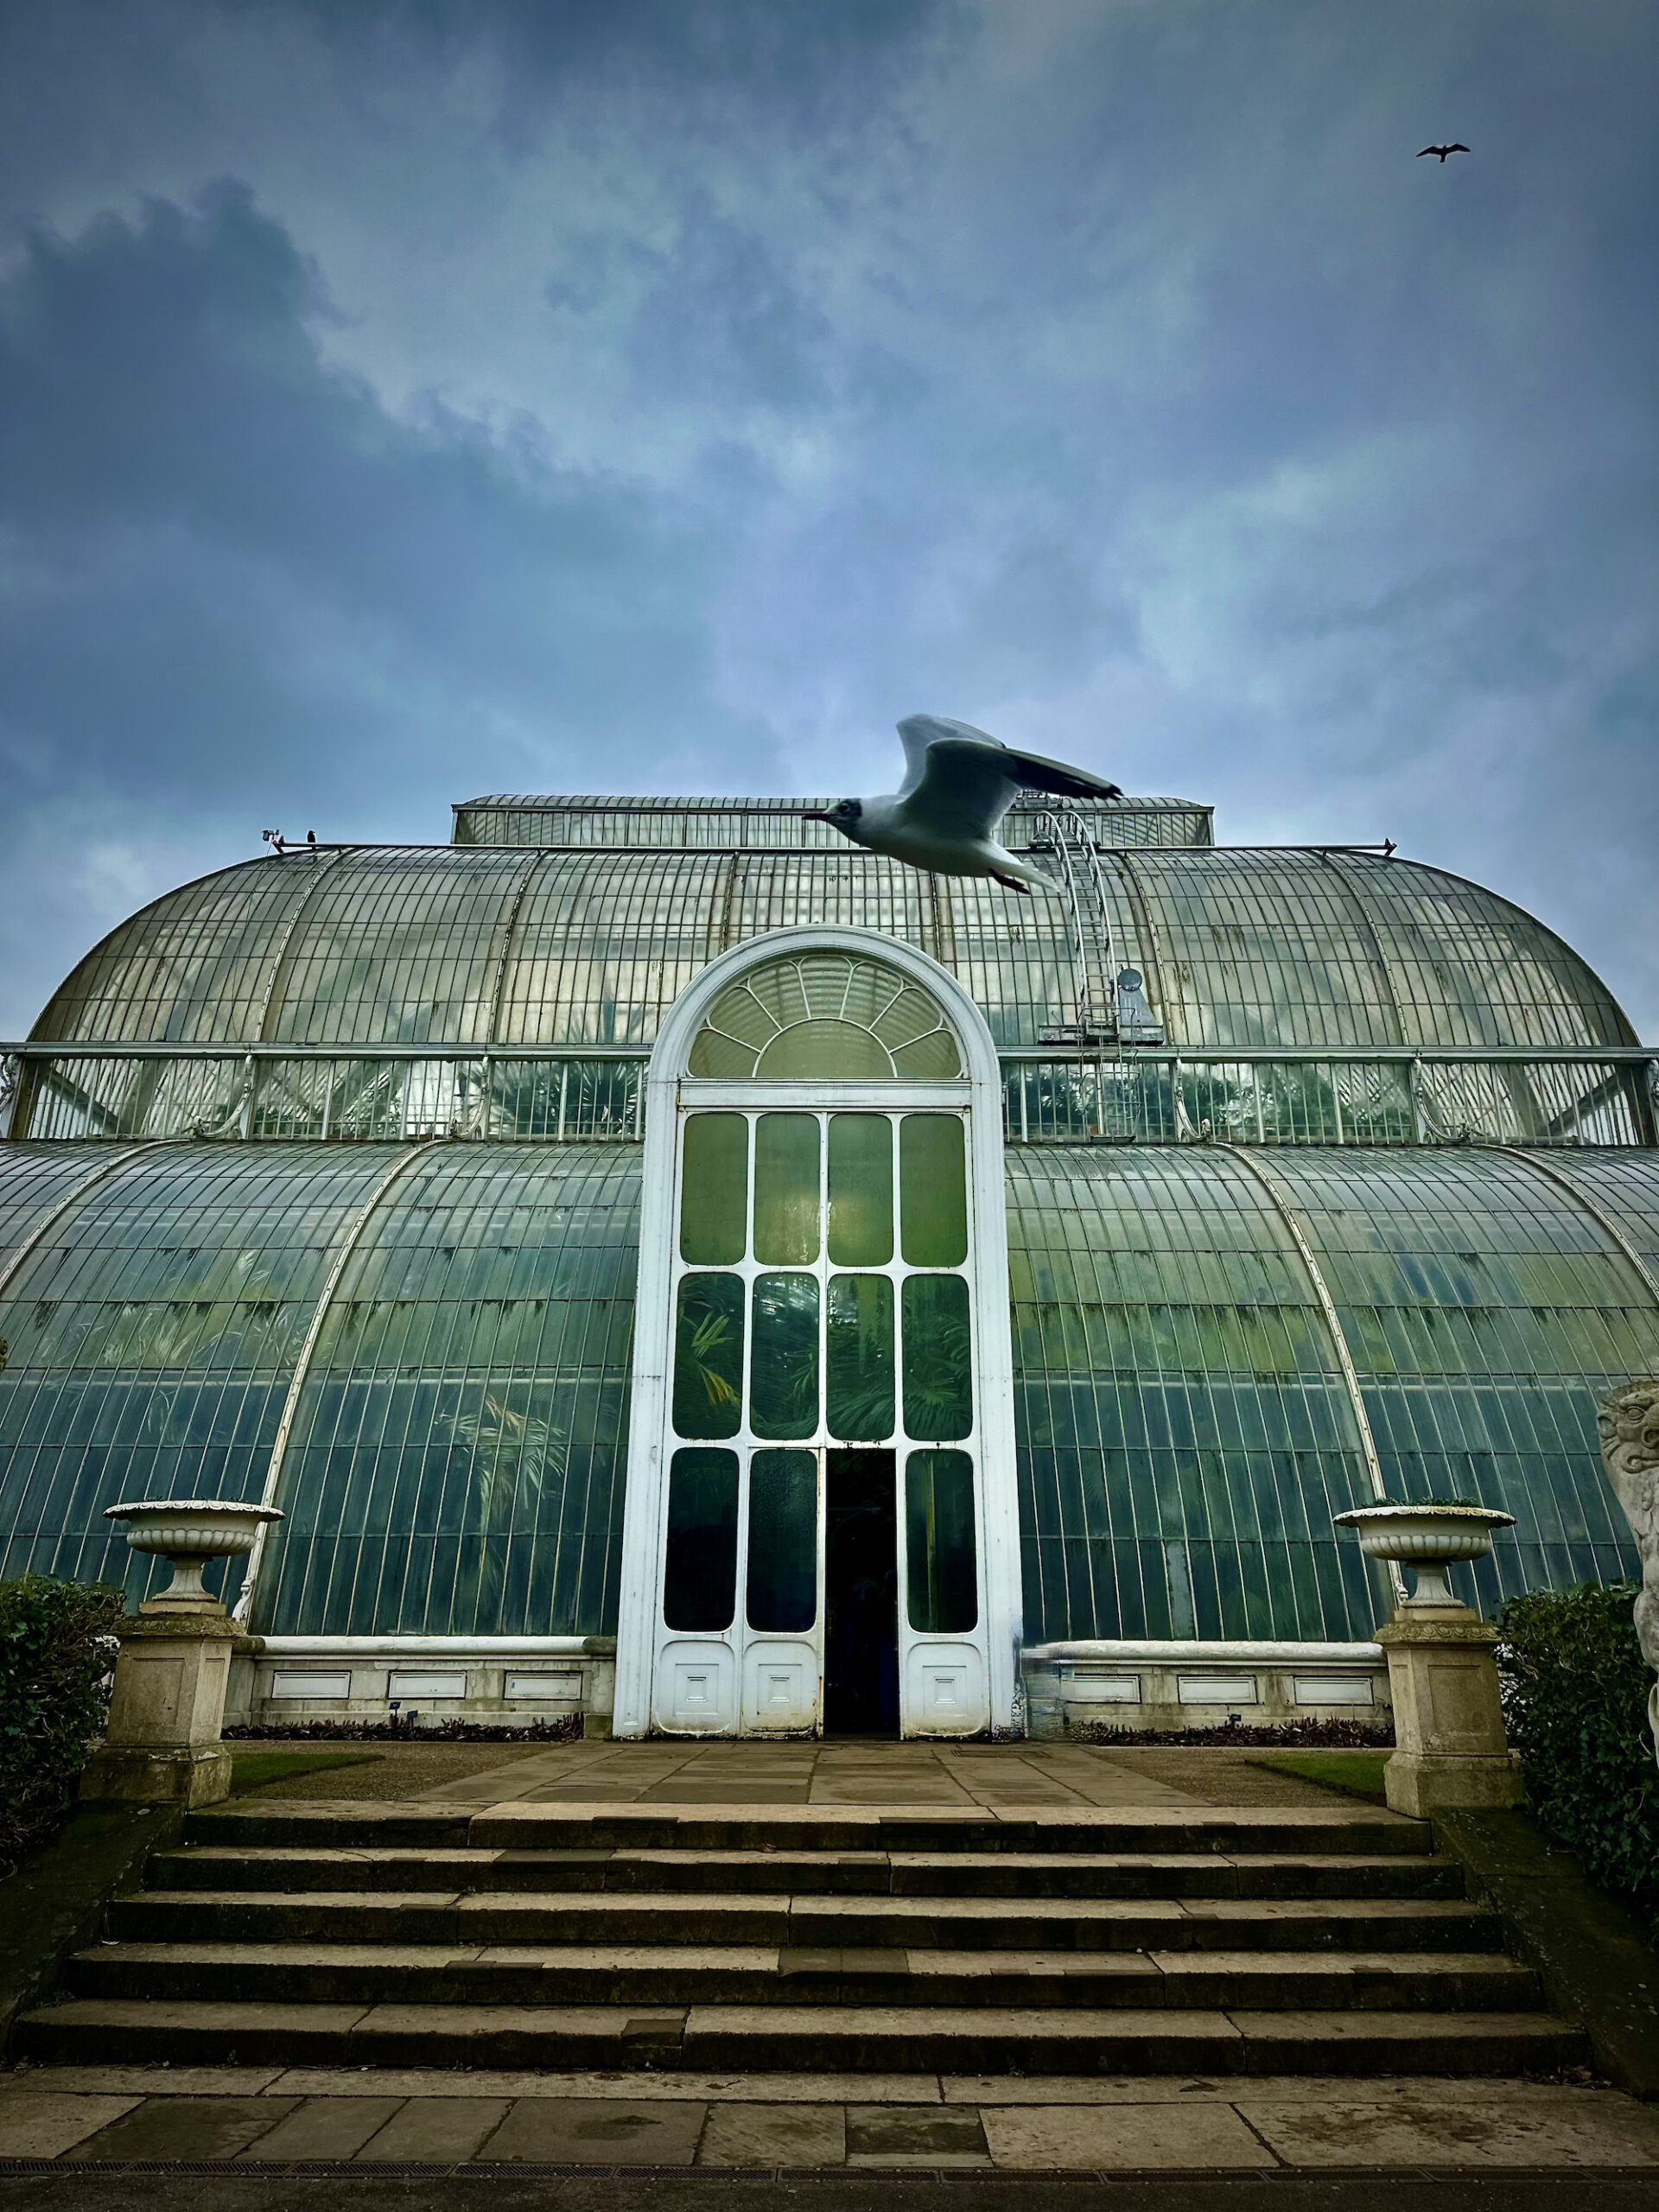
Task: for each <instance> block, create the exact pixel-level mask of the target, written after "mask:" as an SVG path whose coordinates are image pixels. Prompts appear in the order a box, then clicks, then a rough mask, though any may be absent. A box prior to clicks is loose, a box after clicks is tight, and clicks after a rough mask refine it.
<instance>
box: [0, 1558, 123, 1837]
mask: <svg viewBox="0 0 1659 2212" xmlns="http://www.w3.org/2000/svg"><path fill="white" fill-rule="evenodd" d="M124 1602H125V1601H124V1599H123V1596H122V1593H121V1592H120V1591H119V1590H116V1589H112V1588H111V1586H109V1585H108V1584H107V1583H102V1582H91V1583H87V1582H59V1581H55V1580H54V1579H53V1578H52V1577H51V1576H50V1575H45V1574H25V1575H23V1576H22V1577H21V1578H20V1579H19V1580H17V1581H16V1582H0V1874H6V1873H10V1872H11V1871H12V1869H13V1868H14V1867H15V1866H16V1865H17V1863H18V1861H19V1860H20V1859H22V1858H23V1857H24V1856H25V1855H26V1854H27V1853H29V1852H30V1851H32V1850H34V1849H35V1847H36V1846H37V1845H39V1844H41V1843H44V1842H45V1841H46V1840H47V1839H48V1836H50V1835H51V1834H52V1833H53V1831H54V1829H55V1828H56V1827H57V1825H58V1823H59V1822H60V1821H61V1819H62V1818H63V1815H64V1814H65V1813H66V1812H67V1810H68V1808H69V1807H70V1805H71V1804H72V1803H73V1799H74V1789H75V1780H76V1777H77V1776H78V1775H79V1772H80V1770H81V1768H82V1767H83V1766H84V1765H85V1764H86V1754H87V1751H88V1750H89V1748H90V1746H91V1744H92V1738H93V1737H95V1736H97V1735H98V1734H99V1733H100V1732H101V1731H102V1729H103V1726H104V1715H105V1710H106V1709H107V1707H108V1705H109V1700H110V1687H109V1681H108V1676H109V1673H110V1669H111V1667H112V1666H113V1664H114V1662H115V1644H114V1642H113V1640H112V1639H113V1637H114V1635H115V1631H116V1627H117V1624H118V1622H119V1621H120V1618H121V1615H122V1611H123V1608H124Z"/></svg>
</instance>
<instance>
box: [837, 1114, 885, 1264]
mask: <svg viewBox="0 0 1659 2212" xmlns="http://www.w3.org/2000/svg"><path fill="white" fill-rule="evenodd" d="M892 1257H893V1122H892V1120H891V1119H890V1117H889V1116H887V1115H886V1114H832V1115H831V1116H829V1264H830V1266H831V1267H835V1268H885V1267H886V1266H887V1262H889V1261H890V1260H891V1259H892Z"/></svg>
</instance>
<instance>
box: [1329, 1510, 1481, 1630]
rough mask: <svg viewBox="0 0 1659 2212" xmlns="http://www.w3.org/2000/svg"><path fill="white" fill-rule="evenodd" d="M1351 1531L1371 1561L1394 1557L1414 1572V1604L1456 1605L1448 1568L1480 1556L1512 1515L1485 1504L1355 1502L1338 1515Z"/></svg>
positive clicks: (1340, 1525)
mask: <svg viewBox="0 0 1659 2212" xmlns="http://www.w3.org/2000/svg"><path fill="white" fill-rule="evenodd" d="M1336 1523H1337V1526H1338V1529H1352V1530H1353V1531H1354V1533H1355V1534H1356V1535H1357V1537H1358V1538H1359V1548H1360V1549H1361V1551H1363V1552H1364V1553H1365V1554H1367V1555H1368V1556H1369V1557H1370V1558H1371V1559H1386V1560H1395V1561H1397V1562H1398V1564H1399V1565H1401V1566H1402V1567H1412V1568H1414V1570H1415V1573H1416V1578H1417V1579H1416V1586H1415V1587H1414V1590H1413V1592H1412V1593H1411V1596H1410V1597H1409V1598H1408V1599H1407V1601H1406V1602H1407V1604H1408V1605H1457V1604H1458V1603H1459V1600H1458V1599H1456V1598H1454V1597H1453V1596H1452V1592H1451V1591H1450V1590H1449V1589H1448V1588H1447V1587H1446V1568H1447V1567H1452V1566H1454V1565H1456V1564H1457V1563H1458V1562H1459V1560H1471V1559H1484V1558H1485V1556H1486V1554H1487V1553H1488V1552H1489V1551H1491V1548H1492V1538H1493V1536H1494V1535H1496V1533H1497V1530H1498V1529H1513V1528H1514V1526H1515V1516H1514V1514H1513V1513H1499V1512H1496V1511H1494V1510H1493V1509H1492V1508H1491V1507H1490V1506H1485V1505H1392V1504H1389V1505H1358V1506H1356V1507H1355V1508H1354V1510H1353V1511H1352V1512H1351V1513H1338V1515H1337V1516H1336Z"/></svg>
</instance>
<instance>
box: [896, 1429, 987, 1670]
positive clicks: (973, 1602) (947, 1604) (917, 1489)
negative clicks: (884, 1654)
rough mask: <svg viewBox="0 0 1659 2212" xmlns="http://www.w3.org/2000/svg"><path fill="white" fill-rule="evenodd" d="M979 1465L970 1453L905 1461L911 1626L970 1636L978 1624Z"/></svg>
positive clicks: (915, 1455) (925, 1632)
mask: <svg viewBox="0 0 1659 2212" xmlns="http://www.w3.org/2000/svg"><path fill="white" fill-rule="evenodd" d="M977 1555H978V1547H977V1545H976V1542H975V1538H974V1463H973V1461H972V1460H971V1459H969V1456H968V1454H967V1453H966V1452H912V1453H911V1455H910V1457H909V1459H907V1460H906V1462H905V1581H906V1599H907V1605H908V1610H909V1613H910V1624H911V1626H912V1628H913V1629H916V1630H919V1631H920V1632H921V1633H922V1634H923V1635H925V1636H965V1635H967V1634H968V1632H969V1630H971V1629H973V1628H976V1627H977V1625H978V1623H979V1578H978V1573H977Z"/></svg>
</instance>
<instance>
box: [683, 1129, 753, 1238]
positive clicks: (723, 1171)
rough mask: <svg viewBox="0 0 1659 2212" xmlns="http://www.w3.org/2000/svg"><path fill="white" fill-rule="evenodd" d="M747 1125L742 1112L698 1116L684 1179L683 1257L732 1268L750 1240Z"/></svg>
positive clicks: (689, 1136)
mask: <svg viewBox="0 0 1659 2212" xmlns="http://www.w3.org/2000/svg"><path fill="white" fill-rule="evenodd" d="M748 1205H749V1124H748V1122H747V1118H746V1117H745V1116H743V1115H741V1114H694V1115H693V1116H691V1118H690V1121H688V1122H687V1123H686V1125H685V1167H684V1172H683V1174H682V1176H681V1178H680V1257H681V1258H682V1259H683V1260H686V1261H689V1262H690V1263H691V1265H692V1266H694V1267H702V1268H729V1267H734V1266H735V1265H736V1264H737V1262H739V1261H740V1260H741V1258H742V1257H743V1248H744V1246H745V1244H746V1243H747V1241H748V1236H747V1231H748Z"/></svg>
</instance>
